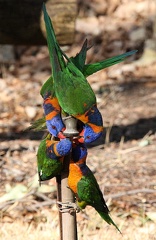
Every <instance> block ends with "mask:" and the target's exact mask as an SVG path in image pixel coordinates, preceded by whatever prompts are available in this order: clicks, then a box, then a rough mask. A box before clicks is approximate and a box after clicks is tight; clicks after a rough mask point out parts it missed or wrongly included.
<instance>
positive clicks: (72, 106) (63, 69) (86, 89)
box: [43, 4, 134, 143]
mask: <svg viewBox="0 0 156 240" xmlns="http://www.w3.org/2000/svg"><path fill="white" fill-rule="evenodd" d="M43 13H44V20H45V25H46V31H47V42H48V48H49V54H50V62H51V66H52V75H53V82H54V89H55V93H56V97H57V99H58V102H59V104H60V106H61V108H62V109H63V111H64V112H66V113H67V114H69V115H72V116H73V117H75V118H77V119H79V120H80V121H82V122H83V123H84V124H85V127H84V131H83V132H82V135H83V137H84V142H88V143H89V142H92V141H94V140H96V139H97V138H98V137H99V136H100V135H101V134H102V131H103V121H102V117H101V114H100V112H99V111H98V109H97V106H96V97H95V94H94V92H93V90H92V88H91V87H90V85H89V83H88V82H87V80H86V78H85V76H89V75H90V74H92V73H94V72H96V71H99V70H101V69H102V68H105V67H108V66H110V65H113V64H116V63H118V62H121V61H122V60H123V59H124V58H125V57H126V56H129V55H131V54H133V53H134V51H132V52H129V53H126V54H123V55H120V57H114V58H113V59H112V60H111V59H109V60H106V61H101V62H99V63H96V64H93V65H91V64H89V65H85V60H86V52H87V50H88V47H87V41H86V42H85V43H84V45H83V47H82V49H81V51H80V53H79V54H78V55H77V56H76V57H75V58H71V59H70V58H68V57H67V56H66V55H65V53H64V52H63V51H62V50H61V49H60V47H59V45H58V42H57V40H56V36H55V33H54V29H53V26H52V23H51V20H50V18H49V16H48V14H47V11H46V8H45V5H44V4H43ZM65 59H66V61H65Z"/></svg>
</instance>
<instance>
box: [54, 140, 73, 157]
mask: <svg viewBox="0 0 156 240" xmlns="http://www.w3.org/2000/svg"><path fill="white" fill-rule="evenodd" d="M71 147H72V142H71V141H70V140H69V139H67V138H65V139H62V140H61V141H59V142H58V144H57V146H56V150H57V152H58V154H59V155H61V156H65V155H67V154H69V153H70V150H71Z"/></svg>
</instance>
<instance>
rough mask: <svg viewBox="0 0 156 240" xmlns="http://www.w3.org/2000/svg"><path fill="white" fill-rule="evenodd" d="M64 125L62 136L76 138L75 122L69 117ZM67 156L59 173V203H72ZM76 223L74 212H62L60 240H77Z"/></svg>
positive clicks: (72, 196)
mask: <svg viewBox="0 0 156 240" xmlns="http://www.w3.org/2000/svg"><path fill="white" fill-rule="evenodd" d="M64 123H65V125H66V130H65V131H64V135H65V136H66V137H69V138H70V139H71V140H72V139H73V137H74V136H78V134H79V132H78V131H77V128H76V127H77V120H76V119H75V118H73V117H71V116H69V117H67V118H65V119H64ZM70 157H71V155H70V154H69V155H68V156H66V157H65V158H64V168H63V171H62V173H61V201H62V203H67V202H69V203H74V202H75V201H74V195H73V193H72V191H71V190H70V188H69V187H68V175H69V164H70ZM77 239H78V237H77V222H76V212H75V210H73V211H72V210H71V211H67V212H62V239H61V240H77Z"/></svg>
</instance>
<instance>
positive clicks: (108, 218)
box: [98, 211, 121, 233]
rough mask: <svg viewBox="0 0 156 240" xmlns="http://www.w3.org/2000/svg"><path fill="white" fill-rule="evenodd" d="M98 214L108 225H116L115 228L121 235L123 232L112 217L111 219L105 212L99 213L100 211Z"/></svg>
mask: <svg viewBox="0 0 156 240" xmlns="http://www.w3.org/2000/svg"><path fill="white" fill-rule="evenodd" d="M98 213H99V214H100V216H101V217H102V218H103V219H104V220H105V221H106V222H107V223H108V224H110V225H111V224H112V225H114V227H116V229H117V230H118V231H119V232H120V233H121V231H120V229H119V228H118V226H117V225H116V224H115V223H114V222H113V220H112V219H111V217H110V216H109V215H108V214H106V213H104V212H99V211H98Z"/></svg>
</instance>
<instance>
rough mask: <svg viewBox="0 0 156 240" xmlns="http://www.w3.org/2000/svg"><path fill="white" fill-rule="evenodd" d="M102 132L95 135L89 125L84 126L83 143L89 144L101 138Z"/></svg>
mask: <svg viewBox="0 0 156 240" xmlns="http://www.w3.org/2000/svg"><path fill="white" fill-rule="evenodd" d="M101 135H102V132H99V133H96V132H94V131H93V129H92V128H91V127H90V126H89V125H87V124H86V125H85V127H84V142H85V143H91V142H93V141H95V140H96V139H98V138H99V137H101Z"/></svg>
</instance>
